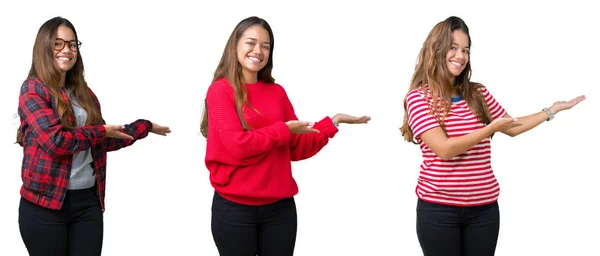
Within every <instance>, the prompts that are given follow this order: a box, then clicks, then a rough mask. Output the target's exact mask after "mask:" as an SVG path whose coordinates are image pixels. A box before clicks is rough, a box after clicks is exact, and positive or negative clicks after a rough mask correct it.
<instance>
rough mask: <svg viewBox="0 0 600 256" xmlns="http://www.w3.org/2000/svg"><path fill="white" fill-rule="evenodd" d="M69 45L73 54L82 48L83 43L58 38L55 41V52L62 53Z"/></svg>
mask: <svg viewBox="0 0 600 256" xmlns="http://www.w3.org/2000/svg"><path fill="white" fill-rule="evenodd" d="M67 44H68V45H69V50H71V51H72V52H77V51H78V50H79V47H81V42H80V41H79V40H71V41H66V40H64V39H62V38H56V40H55V41H54V50H57V51H62V50H63V49H65V45H67Z"/></svg>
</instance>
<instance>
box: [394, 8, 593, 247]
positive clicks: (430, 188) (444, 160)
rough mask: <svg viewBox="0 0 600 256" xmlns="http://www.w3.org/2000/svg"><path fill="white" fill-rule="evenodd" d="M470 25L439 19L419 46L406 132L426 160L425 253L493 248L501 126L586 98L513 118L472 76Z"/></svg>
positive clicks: (508, 128)
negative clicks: (493, 146) (495, 139)
mask: <svg viewBox="0 0 600 256" xmlns="http://www.w3.org/2000/svg"><path fill="white" fill-rule="evenodd" d="M470 46H471V38H470V36H469V29H468V27H467V25H466V24H465V23H464V21H463V20H462V19H460V18H458V17H449V18H448V19H446V20H444V21H442V22H440V23H438V24H437V25H436V26H435V27H434V28H433V29H432V30H431V32H430V33H429V35H428V37H427V39H426V40H425V42H424V44H423V47H422V49H421V51H420V53H419V60H418V63H417V65H416V68H415V72H414V74H413V77H412V81H411V86H410V89H409V92H408V94H407V95H406V98H405V101H404V108H405V115H404V123H403V125H402V127H401V128H400V130H401V132H402V135H403V136H404V139H405V140H406V141H409V142H413V143H415V144H418V145H419V146H420V148H421V151H422V156H423V162H422V164H421V166H420V167H421V168H420V174H419V179H418V183H417V187H416V194H417V197H418V198H419V199H418V203H417V236H418V239H419V243H420V244H421V248H422V250H423V253H424V254H425V255H427V256H437V255H444V256H455V255H456V256H459V255H469V256H470V255H473V256H475V255H477V256H486V255H494V252H495V248H496V242H497V239H498V233H499V227H500V214H499V210H498V203H497V199H498V194H499V186H498V182H497V181H496V178H495V177H494V173H493V171H492V167H491V162H490V154H491V152H490V139H491V137H492V135H493V134H494V133H496V132H502V133H505V134H507V135H509V136H516V135H518V134H521V133H523V132H526V131H528V130H530V129H532V128H534V127H536V126H537V125H539V124H541V123H542V122H544V121H549V120H551V119H552V118H553V117H554V115H556V114H557V113H558V112H560V111H563V110H566V109H570V108H572V107H573V106H575V105H576V104H577V103H579V102H581V101H582V100H584V99H585V97H584V96H579V97H577V98H575V99H572V100H570V101H567V102H565V101H559V102H556V103H554V104H553V105H552V106H550V107H549V108H544V110H543V111H540V112H537V113H534V114H531V115H529V116H524V117H520V118H512V117H511V116H510V115H508V113H507V112H506V110H505V109H504V108H503V107H502V105H500V104H499V103H498V102H497V101H496V100H495V99H494V97H493V96H492V94H491V93H490V92H489V91H488V90H487V89H486V88H485V87H484V86H483V85H481V84H479V83H475V82H471V81H469V78H470V75H471V65H470V63H469V48H470Z"/></svg>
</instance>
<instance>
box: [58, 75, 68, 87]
mask: <svg viewBox="0 0 600 256" xmlns="http://www.w3.org/2000/svg"><path fill="white" fill-rule="evenodd" d="M66 77H67V73H65V72H61V74H60V83H59V84H58V85H59V86H64V85H65V80H66Z"/></svg>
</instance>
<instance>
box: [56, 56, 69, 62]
mask: <svg viewBox="0 0 600 256" xmlns="http://www.w3.org/2000/svg"><path fill="white" fill-rule="evenodd" d="M58 60H60V61H70V60H71V58H69V57H67V56H59V57H58Z"/></svg>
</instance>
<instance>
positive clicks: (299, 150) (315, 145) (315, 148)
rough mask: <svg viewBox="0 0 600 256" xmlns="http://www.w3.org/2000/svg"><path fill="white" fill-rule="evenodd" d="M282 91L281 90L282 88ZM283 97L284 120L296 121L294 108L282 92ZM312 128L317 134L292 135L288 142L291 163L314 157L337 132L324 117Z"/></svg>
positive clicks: (329, 120) (331, 122)
mask: <svg viewBox="0 0 600 256" xmlns="http://www.w3.org/2000/svg"><path fill="white" fill-rule="evenodd" d="M282 89H283V88H282ZM283 93H284V95H285V97H284V99H285V101H286V102H285V120H286V121H289V120H298V117H297V116H296V113H295V111H294V107H293V105H292V103H291V102H290V100H289V98H288V96H287V94H286V93H285V91H283ZM313 128H314V129H316V130H319V131H320V132H319V133H309V134H292V139H291V141H290V157H291V160H292V161H300V160H305V159H308V158H310V157H313V156H314V155H316V154H317V153H318V152H319V151H321V149H323V148H324V147H325V145H327V143H329V139H330V138H333V137H334V136H335V134H336V133H337V132H338V128H337V127H335V125H334V124H333V121H332V120H331V118H330V117H325V118H323V119H321V120H320V121H318V122H316V123H314V124H313Z"/></svg>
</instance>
